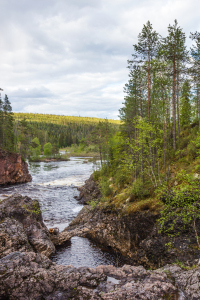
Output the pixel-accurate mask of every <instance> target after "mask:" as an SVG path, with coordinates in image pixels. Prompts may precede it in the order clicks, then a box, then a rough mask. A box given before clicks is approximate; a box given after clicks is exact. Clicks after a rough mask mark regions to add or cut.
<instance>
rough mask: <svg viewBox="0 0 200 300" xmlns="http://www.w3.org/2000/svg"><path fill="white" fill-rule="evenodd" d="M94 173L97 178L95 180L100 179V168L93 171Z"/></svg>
mask: <svg viewBox="0 0 200 300" xmlns="http://www.w3.org/2000/svg"><path fill="white" fill-rule="evenodd" d="M92 175H93V178H94V180H95V181H98V180H99V178H100V176H101V173H100V171H99V170H96V171H94V172H93V174H92Z"/></svg>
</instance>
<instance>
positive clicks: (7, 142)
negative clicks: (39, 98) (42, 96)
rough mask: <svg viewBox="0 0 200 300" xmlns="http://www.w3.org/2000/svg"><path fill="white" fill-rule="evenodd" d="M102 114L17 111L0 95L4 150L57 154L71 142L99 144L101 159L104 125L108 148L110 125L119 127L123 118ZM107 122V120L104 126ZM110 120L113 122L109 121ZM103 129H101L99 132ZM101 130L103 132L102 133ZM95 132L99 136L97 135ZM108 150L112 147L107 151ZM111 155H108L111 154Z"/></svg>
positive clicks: (24, 154)
mask: <svg viewBox="0 0 200 300" xmlns="http://www.w3.org/2000/svg"><path fill="white" fill-rule="evenodd" d="M102 120H103V119H98V118H87V117H86V118H83V117H68V116H57V115H44V114H27V113H25V114H24V113H13V112H12V107H11V103H10V101H9V99H8V97H7V95H6V96H5V98H4V99H3V100H1V98H0V150H3V151H10V152H18V153H20V154H21V155H22V157H23V158H26V157H28V156H38V155H40V154H41V151H43V152H44V154H45V155H50V152H51V154H55V153H57V152H58V151H59V148H64V147H69V146H71V145H79V144H80V143H81V145H82V147H83V146H88V145H91V144H92V145H94V144H96V148H97V151H98V150H99V153H100V157H101V161H102V160H103V150H102V149H104V144H105V143H104V142H103V141H104V127H105V128H106V133H105V135H106V140H107V149H108V136H109V135H110V133H109V134H108V128H109V130H110V126H111V124H112V126H111V127H115V128H118V124H119V121H115V120H109V121H108V120H106V121H105V120H103V121H102ZM104 123H105V124H106V125H105V126H104ZM108 124H109V125H108ZM99 131H100V133H98V132H99ZM98 134H99V135H98ZM95 135H98V137H96V138H95ZM107 153H108V151H107ZM107 159H108V157H107Z"/></svg>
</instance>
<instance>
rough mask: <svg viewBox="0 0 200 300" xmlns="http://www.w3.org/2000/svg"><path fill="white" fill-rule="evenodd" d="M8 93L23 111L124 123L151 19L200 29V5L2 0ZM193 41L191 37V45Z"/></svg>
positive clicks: (158, 0) (0, 35)
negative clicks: (138, 46) (138, 51)
mask: <svg viewBox="0 0 200 300" xmlns="http://www.w3.org/2000/svg"><path fill="white" fill-rule="evenodd" d="M0 4H1V5H0V23H1V31H0V61H1V63H0V78H1V82H0V87H1V88H3V89H4V92H3V93H2V95H4V93H6V94H7V95H8V97H9V99H10V101H11V104H12V107H13V111H15V112H33V113H50V114H61V115H74V116H78V115H80V116H89V117H103V118H106V117H107V118H114V119H117V118H118V110H119V108H120V107H122V102H123V98H124V93H123V87H124V85H125V83H126V82H127V81H128V69H127V59H130V58H131V54H132V52H133V47H132V45H133V44H134V43H136V42H137V36H138V33H139V32H140V31H141V29H142V27H143V24H144V23H146V22H147V21H148V20H150V22H151V23H152V24H153V28H154V29H155V30H156V31H158V32H159V33H160V34H161V35H163V36H166V35H167V26H168V25H169V24H173V22H174V19H177V20H178V23H179V25H180V26H181V27H182V28H183V30H184V32H185V33H186V35H187V37H188V36H189V33H190V32H191V31H192V32H194V31H196V30H197V31H200V16H199V12H200V1H199V0H190V1H189V0H182V1H178V0H170V1H167V0H165V1H164V0H153V1H151V0H140V1H139V0H138V1H136V0H34V1H28V0H17V1H16V0H0ZM187 43H189V39H187Z"/></svg>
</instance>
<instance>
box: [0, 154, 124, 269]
mask: <svg viewBox="0 0 200 300" xmlns="http://www.w3.org/2000/svg"><path fill="white" fill-rule="evenodd" d="M93 170H94V165H93V163H92V162H88V161H87V159H86V158H80V157H76V158H70V161H58V162H32V163H30V164H29V172H30V174H31V175H32V182H29V183H25V184H19V185H14V186H7V187H3V188H0V194H6V195H10V194H13V193H19V194H22V195H27V196H29V197H31V198H33V199H37V200H38V201H39V203H40V206H41V210H42V215H43V220H44V223H45V224H46V226H47V227H48V228H50V227H58V228H59V230H60V231H62V230H63V229H64V228H65V227H67V226H68V224H69V223H70V222H71V221H72V220H73V219H74V218H75V217H76V216H77V214H78V212H79V211H80V210H81V209H82V207H83V205H81V204H79V203H78V201H77V200H76V199H75V198H74V196H78V195H79V192H78V190H77V187H78V186H81V185H83V184H84V182H85V180H86V179H88V178H89V177H90V175H91V173H92V172H93ZM52 260H53V261H54V262H56V263H57V264H62V265H73V266H75V267H82V266H87V267H96V266H98V265H101V264H103V265H105V264H106V265H108V264H112V265H115V266H121V265H123V261H122V259H121V258H119V257H118V256H117V255H116V254H114V253H112V252H109V251H108V249H102V248H100V247H98V246H97V245H95V244H94V243H93V242H91V241H90V240H88V239H86V238H80V237H73V238H72V239H71V241H70V242H68V243H66V244H65V245H64V246H63V247H60V248H59V249H57V251H56V254H55V255H54V256H53V257H52Z"/></svg>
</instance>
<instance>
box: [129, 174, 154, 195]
mask: <svg viewBox="0 0 200 300" xmlns="http://www.w3.org/2000/svg"><path fill="white" fill-rule="evenodd" d="M148 196H150V193H149V191H148V190H147V189H146V188H145V187H144V184H143V182H142V179H141V178H137V179H136V180H135V181H134V182H133V184H132V187H131V198H132V200H133V199H144V198H145V197H148Z"/></svg>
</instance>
